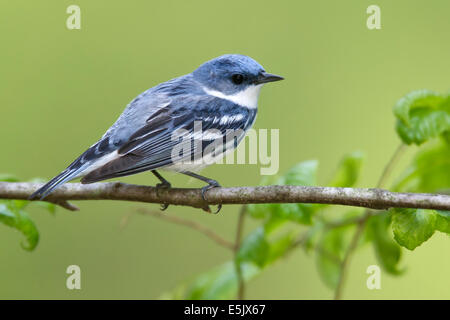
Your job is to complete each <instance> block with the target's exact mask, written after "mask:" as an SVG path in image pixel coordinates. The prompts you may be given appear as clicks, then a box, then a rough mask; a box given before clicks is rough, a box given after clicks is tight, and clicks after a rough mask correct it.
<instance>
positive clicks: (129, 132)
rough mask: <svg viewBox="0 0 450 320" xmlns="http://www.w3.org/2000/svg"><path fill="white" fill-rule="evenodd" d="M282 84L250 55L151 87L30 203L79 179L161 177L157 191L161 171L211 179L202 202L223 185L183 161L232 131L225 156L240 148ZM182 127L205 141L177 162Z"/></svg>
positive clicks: (230, 57) (208, 64)
mask: <svg viewBox="0 0 450 320" xmlns="http://www.w3.org/2000/svg"><path fill="white" fill-rule="evenodd" d="M279 80H283V78H282V77H280V76H277V75H274V74H270V73H267V72H266V71H265V70H264V68H263V67H262V66H261V65H260V64H259V63H257V62H256V61H255V60H253V59H252V58H250V57H247V56H244V55H238V54H229V55H223V56H220V57H218V58H215V59H213V60H210V61H208V62H205V63H204V64H202V65H201V66H200V67H199V68H198V69H196V70H195V71H194V72H192V73H190V74H187V75H184V76H181V77H178V78H175V79H172V80H169V81H167V82H164V83H161V84H159V85H157V86H155V87H153V88H150V89H148V90H147V91H145V92H143V93H142V94H140V95H139V96H137V97H136V98H135V99H134V100H133V101H131V102H130V104H128V106H127V107H126V108H125V110H124V111H123V113H122V114H121V115H120V117H119V118H118V119H117V121H116V122H115V123H114V124H113V125H112V126H111V127H110V128H109V129H108V131H106V133H105V134H104V135H103V137H102V138H101V139H100V140H99V141H98V142H96V143H95V144H94V145H92V146H91V147H90V148H89V149H87V150H86V151H85V152H84V153H83V154H82V155H81V156H79V157H78V158H77V159H76V160H75V161H74V162H72V163H71V164H70V165H69V166H68V167H67V169H65V170H64V171H63V172H61V173H60V174H59V175H57V176H56V177H54V178H53V179H52V180H50V181H49V182H48V183H47V184H45V185H44V186H43V187H41V188H40V189H39V190H37V191H36V192H34V193H33V194H32V195H31V196H30V199H40V200H42V199H43V198H45V197H46V196H47V195H48V194H50V193H51V192H52V191H53V190H55V188H57V187H58V186H60V185H61V184H63V183H65V182H67V181H70V180H73V179H76V178H80V177H82V179H81V183H92V182H97V181H101V180H105V179H110V178H115V177H122V176H127V175H131V174H135V173H139V172H142V171H147V170H149V171H151V172H152V173H153V174H154V175H155V176H156V177H157V178H158V179H159V180H160V182H161V183H159V184H158V185H157V187H164V188H170V186H171V185H170V183H169V182H168V181H167V180H166V179H164V178H163V177H162V176H161V175H160V174H159V172H157V171H156V170H158V169H166V170H173V171H177V172H180V173H183V174H185V175H188V176H191V177H194V178H197V179H200V180H202V181H204V182H206V183H207V184H208V185H207V186H205V187H203V188H202V195H203V197H204V195H205V192H206V191H207V190H209V189H210V188H214V187H218V186H220V184H219V183H218V182H217V181H215V180H213V179H209V178H206V177H203V176H200V175H198V174H197V173H194V172H192V171H197V170H199V169H201V168H202V167H203V166H204V165H199V164H198V162H195V163H194V162H192V163H189V162H187V161H185V160H186V159H191V158H193V157H195V156H197V154H198V153H201V156H202V157H203V158H205V157H208V156H210V153H211V152H209V153H208V152H206V153H205V151H206V150H208V145H209V144H210V143H212V141H214V140H216V139H217V138H218V136H219V138H221V137H222V138H225V137H226V136H227V134H228V132H229V131H230V130H235V131H236V130H237V132H238V135H237V137H236V139H234V143H231V144H230V143H224V150H223V152H224V153H226V152H227V151H230V150H233V149H235V148H236V147H237V144H238V143H239V142H240V141H241V140H242V139H243V138H244V136H245V133H246V131H247V130H248V129H249V128H250V127H251V126H252V125H253V123H254V121H255V117H256V111H257V103H258V96H259V92H260V89H261V87H262V85H263V84H265V83H267V82H272V81H279ZM195 123H200V124H201V127H202V129H203V130H205V129H215V130H214V133H215V134H196V133H195V132H194V129H195V128H194V127H195ZM177 130H178V131H180V132H184V134H183V135H182V137H183V138H186V137H187V138H188V139H191V140H199V141H195V142H200V144H199V145H200V148H188V149H187V150H188V151H187V152H186V153H187V154H183V156H182V157H181V158H180V157H174V152H173V151H174V148H175V147H176V146H177V145H179V143H180V140H179V139H174V138H173V136H174V132H176V131H177ZM195 142H194V145H195ZM183 150H186V149H183ZM182 160H183V161H182ZM166 207H167V206H164V208H166ZM219 209H220V208H219Z"/></svg>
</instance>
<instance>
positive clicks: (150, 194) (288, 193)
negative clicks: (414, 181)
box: [0, 182, 450, 210]
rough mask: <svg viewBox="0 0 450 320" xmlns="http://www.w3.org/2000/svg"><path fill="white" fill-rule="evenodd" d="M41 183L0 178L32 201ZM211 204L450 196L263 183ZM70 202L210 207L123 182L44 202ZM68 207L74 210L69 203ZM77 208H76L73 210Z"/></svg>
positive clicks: (413, 203)
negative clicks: (94, 201)
mask: <svg viewBox="0 0 450 320" xmlns="http://www.w3.org/2000/svg"><path fill="white" fill-rule="evenodd" d="M40 186H42V185H41V184H36V183H15V182H0V199H25V200H26V199H28V197H29V196H30V195H31V194H32V193H33V192H34V191H36V190H37V189H38V188H39V187H40ZM206 198H207V200H208V201H207V204H209V205H215V204H249V203H324V204H338V205H347V206H357V207H365V208H370V209H388V208H417V209H436V210H450V196H448V195H443V194H426V193H397V192H390V191H387V190H383V189H379V188H373V189H357V188H334V187H305V186H261V187H233V188H214V189H211V190H209V191H208V192H207V196H206ZM69 200H121V201H135V202H145V203H160V204H161V203H167V204H170V205H182V206H191V207H194V208H205V201H204V200H203V198H202V195H201V190H200V189H179V188H172V189H168V190H159V192H157V190H156V188H154V187H147V186H138V185H131V184H124V183H120V182H107V183H93V184H88V185H84V184H80V183H68V184H65V185H63V186H61V188H59V189H57V190H55V192H54V193H52V194H50V195H49V196H48V197H47V198H45V201H48V202H53V203H55V202H56V203H58V204H61V203H63V202H62V201H69ZM67 208H69V207H68V206H67ZM71 209H72V208H71Z"/></svg>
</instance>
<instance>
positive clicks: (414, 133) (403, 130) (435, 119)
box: [396, 108, 450, 145]
mask: <svg viewBox="0 0 450 320" xmlns="http://www.w3.org/2000/svg"><path fill="white" fill-rule="evenodd" d="M396 129H397V133H398V135H399V136H400V138H401V139H402V140H403V142H404V143H406V144H411V143H414V144H417V145H420V144H422V143H424V142H425V141H427V140H429V139H431V138H435V137H437V136H439V135H441V134H443V133H444V132H446V131H448V130H450V114H449V113H448V112H446V111H443V110H434V109H431V108H417V109H415V110H413V111H411V112H410V119H409V123H408V124H407V125H406V124H405V123H403V122H401V121H397V126H396Z"/></svg>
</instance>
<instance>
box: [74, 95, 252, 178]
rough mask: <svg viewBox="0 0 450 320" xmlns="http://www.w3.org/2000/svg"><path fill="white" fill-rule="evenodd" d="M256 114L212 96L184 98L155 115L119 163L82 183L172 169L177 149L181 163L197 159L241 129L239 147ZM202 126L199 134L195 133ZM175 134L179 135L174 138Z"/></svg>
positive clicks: (134, 137) (124, 148)
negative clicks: (207, 147)
mask: <svg viewBox="0 0 450 320" xmlns="http://www.w3.org/2000/svg"><path fill="white" fill-rule="evenodd" d="M255 113H256V111H254V110H250V109H248V108H245V107H241V106H239V105H236V104H234V103H232V102H230V101H227V100H224V99H220V98H215V97H211V96H203V97H202V98H196V97H189V96H186V97H181V98H179V99H176V100H174V101H172V102H171V103H170V104H169V105H166V106H165V107H164V108H161V109H160V110H158V111H157V112H155V113H153V114H152V115H151V117H150V118H148V119H147V121H146V124H145V125H144V126H143V127H142V128H140V129H139V130H137V131H136V132H135V133H134V134H133V135H132V136H131V137H130V138H129V139H128V141H127V142H126V143H124V144H123V145H122V146H121V147H120V148H119V150H118V155H119V157H118V158H117V159H115V160H113V161H110V162H109V163H107V164H105V165H103V166H102V167H100V168H98V169H96V170H94V171H92V172H90V173H89V174H87V175H86V176H85V177H84V178H83V179H82V182H83V183H91V182H96V181H100V180H105V179H110V178H113V177H120V176H126V175H130V174H134V173H138V172H141V171H146V170H153V169H158V168H161V167H166V166H170V165H171V164H173V163H174V157H173V151H174V148H175V147H177V150H178V149H182V150H183V152H184V153H183V154H182V157H181V158H178V160H181V161H185V160H192V159H198V158H197V157H198V156H199V153H201V152H202V150H204V148H205V147H206V146H207V145H209V144H210V143H213V142H214V141H217V139H222V141H224V140H226V138H227V137H228V136H229V135H236V130H237V129H239V130H238V134H237V136H236V139H234V138H233V140H237V141H235V144H237V143H238V142H239V141H240V140H241V139H242V138H243V136H244V135H245V130H246V129H247V128H248V127H249V126H250V125H251V124H252V122H253V120H254V117H255ZM199 123H201V130H202V131H201V132H200V133H199V132H197V131H195V129H196V128H198V127H197V126H198V124H199ZM211 129H215V130H214V131H211ZM180 130H181V131H180ZM206 130H208V131H207V132H205V131H206ZM175 132H177V133H179V134H178V135H174V133H175ZM180 141H183V142H182V143H187V144H188V145H186V146H187V147H186V148H183V147H180V146H181V144H180ZM227 141H228V140H227ZM198 142H200V143H201V147H197V148H195V147H194V146H199V144H198ZM225 142H226V141H224V142H223V143H224V144H225ZM196 143H197V144H196Z"/></svg>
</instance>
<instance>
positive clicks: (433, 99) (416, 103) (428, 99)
mask: <svg viewBox="0 0 450 320" xmlns="http://www.w3.org/2000/svg"><path fill="white" fill-rule="evenodd" d="M443 100H444V96H443V95H441V94H439V93H436V92H434V91H431V90H427V89H422V90H416V91H412V92H410V93H408V94H406V95H405V96H403V97H402V98H401V99H400V100H398V101H397V103H396V104H395V106H394V114H395V116H396V117H397V118H398V119H399V120H400V121H402V122H403V123H404V124H406V125H408V124H409V123H410V112H411V110H414V109H415V108H420V107H430V108H438V107H439V106H440V105H441V104H442V101H443Z"/></svg>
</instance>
